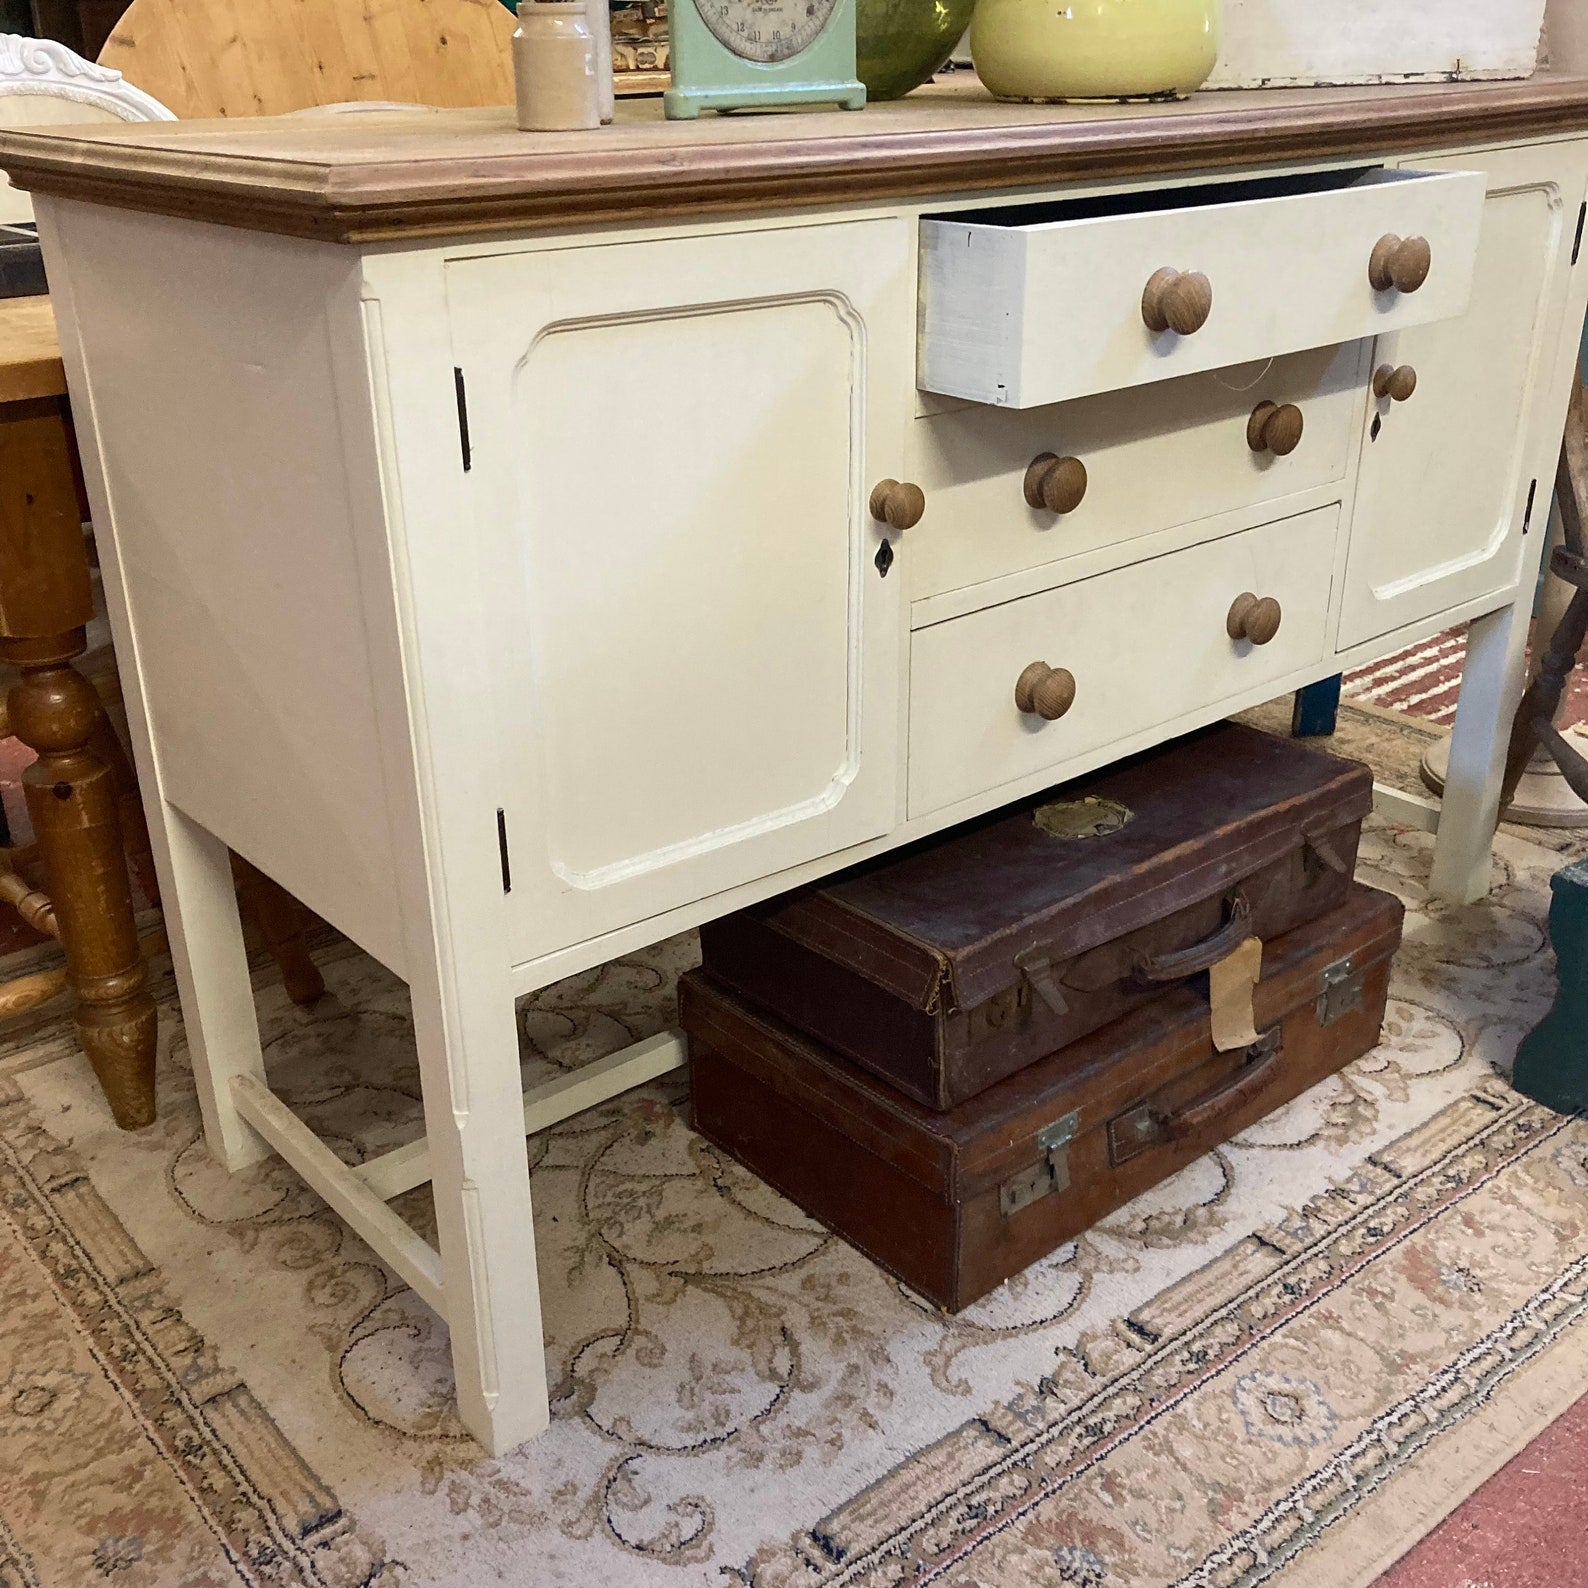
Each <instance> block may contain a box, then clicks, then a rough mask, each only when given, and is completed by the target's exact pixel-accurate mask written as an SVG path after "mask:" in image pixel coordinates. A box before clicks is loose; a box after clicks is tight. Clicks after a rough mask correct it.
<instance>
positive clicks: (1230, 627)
mask: <svg viewBox="0 0 1588 1588" xmlns="http://www.w3.org/2000/svg"><path fill="white" fill-rule="evenodd" d="M1283 616H1284V614H1283V613H1282V612H1281V611H1280V609H1279V603H1278V602H1277V601H1276V600H1275V599H1274V598H1273V597H1272V596H1261V597H1258V596H1254V595H1253V594H1252V593H1251V591H1250V590H1246V591H1243V592H1242V593H1241V594H1240V595H1238V596H1236V598H1235V600H1234V603H1233V604H1232V605H1231V607H1230V615H1229V617H1228V618H1226V619H1225V621H1224V627H1225V629H1226V630H1227V631H1228V632H1229V636H1230V638H1231V639H1232V640H1250V641H1251V642H1252V644H1253V645H1266V644H1267V643H1268V642H1269V641H1270V640H1271V639H1273V637H1274V636H1275V635H1276V634H1277V633H1278V632H1279V620H1280V619H1281V618H1282V617H1283Z"/></svg>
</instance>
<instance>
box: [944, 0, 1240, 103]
mask: <svg viewBox="0 0 1588 1588" xmlns="http://www.w3.org/2000/svg"><path fill="white" fill-rule="evenodd" d="M1221 25H1222V0H980V3H979V4H978V5H977V7H976V16H975V20H974V21H973V22H972V23H971V30H970V48H971V55H972V57H973V58H974V60H975V62H976V71H977V73H978V75H979V76H980V77H981V80H982V82H984V83H985V84H986V85H987V87H988V88H989V89H990V90H991V91H992V92H993V93H995V94H997V95H998V97H999V98H1000V99H1030V100H1054V99H1080V100H1099V99H1103V100H1106V99H1183V98H1184V97H1185V96H1186V95H1188V94H1190V93H1192V92H1194V91H1195V90H1196V89H1198V88H1200V87H1201V86H1202V84H1203V83H1204V82H1206V81H1207V79H1208V76H1209V74H1210V73H1211V72H1212V70H1213V68H1214V66H1215V64H1216V63H1217V61H1218V57H1219V42H1220V34H1221Z"/></svg>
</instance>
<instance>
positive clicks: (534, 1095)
mask: <svg viewBox="0 0 1588 1588" xmlns="http://www.w3.org/2000/svg"><path fill="white" fill-rule="evenodd" d="M688 1060H689V1050H688V1047H687V1046H686V1044H685V1041H684V1035H683V1033H682V1032H681V1031H663V1032H661V1033H660V1034H659V1035H657V1036H654V1037H647V1038H646V1039H645V1041H643V1042H636V1043H634V1044H633V1046H631V1047H627V1048H623V1049H622V1050H621V1051H619V1052H617V1053H612V1054H609V1055H608V1056H607V1057H606V1058H604V1059H598V1060H596V1062H595V1063H594V1064H587V1065H585V1066H584V1067H583V1068H582V1069H580V1070H577V1071H576V1072H575V1073H574V1074H572V1075H565V1076H559V1077H558V1078H557V1079H556V1080H554V1081H547V1082H546V1083H545V1085H543V1086H532V1087H530V1088H529V1089H528V1090H527V1091H526V1092H525V1093H524V1134H525V1135H526V1136H533V1135H535V1134H536V1133H537V1132H539V1131H542V1130H550V1129H551V1127H552V1126H553V1125H557V1124H560V1123H561V1122H562V1121H563V1120H565V1119H572V1118H573V1116H574V1115H575V1114H582V1113H584V1111H585V1110H586V1109H587V1108H595V1107H597V1106H598V1105H599V1104H601V1103H605V1102H607V1101H608V1100H610V1099H611V1098H614V1097H618V1096H620V1095H621V1094H622V1093H624V1092H628V1091H632V1090H633V1089H634V1088H635V1087H636V1086H644V1085H645V1084H646V1082H648V1081H654V1080H655V1079H656V1078H657V1077H658V1076H662V1075H670V1074H671V1073H672V1072H673V1071H674V1070H680V1069H682V1068H683V1067H684V1065H685V1064H686V1063H687V1062H688ZM354 1173H356V1174H357V1175H358V1177H359V1178H360V1179H361V1180H362V1181H363V1182H364V1184H365V1185H366V1186H368V1187H369V1189H370V1190H371V1191H373V1192H374V1193H375V1195H376V1196H378V1197H381V1198H382V1199H383V1200H385V1201H388V1202H389V1201H390V1200H391V1199H392V1198H393V1197H395V1196H401V1195H402V1193H403V1192H404V1191H411V1190H412V1189H413V1188H414V1187H415V1186H416V1185H423V1184H424V1183H425V1182H426V1181H427V1180H428V1179H429V1178H430V1145H429V1143H428V1142H427V1141H425V1140H424V1138H423V1137H421V1138H420V1139H419V1140H418V1141H411V1142H409V1143H408V1144H407V1145H406V1146H403V1147H398V1148H396V1149H394V1150H393V1151H391V1152H388V1153H382V1154H381V1156H380V1157H379V1158H371V1159H370V1160H369V1161H368V1162H367V1163H361V1164H360V1165H359V1166H358V1168H357V1169H356V1170H355V1171H354Z"/></svg>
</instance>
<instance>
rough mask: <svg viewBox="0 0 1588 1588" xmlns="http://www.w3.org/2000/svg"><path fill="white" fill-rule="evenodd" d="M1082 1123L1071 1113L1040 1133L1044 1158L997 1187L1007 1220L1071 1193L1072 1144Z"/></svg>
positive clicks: (1038, 1143) (1040, 1143)
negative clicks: (1047, 1198) (1047, 1199)
mask: <svg viewBox="0 0 1588 1588" xmlns="http://www.w3.org/2000/svg"><path fill="white" fill-rule="evenodd" d="M1080 1123H1081V1116H1080V1114H1079V1113H1078V1112H1077V1113H1070V1114H1066V1115H1065V1116H1064V1118H1063V1119H1060V1120H1055V1121H1054V1123H1053V1124H1051V1125H1049V1126H1048V1127H1047V1129H1046V1130H1040V1131H1038V1132H1037V1150H1038V1151H1039V1152H1041V1153H1043V1154H1044V1155H1045V1156H1044V1157H1043V1158H1042V1159H1041V1160H1040V1161H1039V1162H1037V1163H1034V1164H1033V1165H1032V1166H1031V1167H1030V1168H1029V1169H1022V1170H1021V1171H1020V1173H1019V1174H1016V1175H1011V1176H1010V1177H1009V1178H1008V1179H1007V1180H1005V1181H1004V1183H1003V1184H1002V1185H1001V1186H999V1187H998V1207H999V1209H1000V1211H1001V1212H1002V1213H1003V1216H1004V1217H1005V1218H1009V1217H1010V1216H1011V1215H1013V1214H1015V1213H1018V1212H1019V1211H1020V1210H1021V1208H1028V1207H1030V1206H1031V1204H1032V1203H1033V1202H1040V1201H1041V1200H1042V1199H1043V1197H1045V1196H1051V1195H1052V1194H1053V1193H1054V1192H1055V1191H1068V1190H1069V1189H1070V1143H1071V1142H1072V1141H1074V1140H1075V1132H1076V1130H1077V1129H1078V1128H1079V1127H1080Z"/></svg>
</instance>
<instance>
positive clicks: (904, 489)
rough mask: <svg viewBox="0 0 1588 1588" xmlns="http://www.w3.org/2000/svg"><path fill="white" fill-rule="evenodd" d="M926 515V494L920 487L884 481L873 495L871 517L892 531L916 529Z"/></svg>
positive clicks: (894, 481)
mask: <svg viewBox="0 0 1588 1588" xmlns="http://www.w3.org/2000/svg"><path fill="white" fill-rule="evenodd" d="M925 513H926V492H925V491H923V490H922V489H921V487H920V486H919V485H909V484H906V483H903V482H901V481H899V480H884V481H883V482H882V483H881V484H880V485H879V486H878V487H877V488H876V490H874V491H873V492H872V493H871V516H872V517H873V518H874V519H876V521H877V522H878V523H879V524H886V525H888V527H889V528H890V529H914V528H915V526H916V525H917V524H919V523H920V522H921V519H922V518H923V517H924V516H925Z"/></svg>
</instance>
